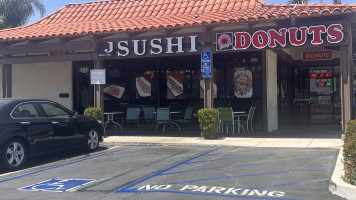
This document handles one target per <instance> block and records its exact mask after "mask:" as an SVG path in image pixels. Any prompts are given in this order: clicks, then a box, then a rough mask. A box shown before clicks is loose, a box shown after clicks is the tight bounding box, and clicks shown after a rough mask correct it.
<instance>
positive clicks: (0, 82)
mask: <svg viewBox="0 0 356 200" xmlns="http://www.w3.org/2000/svg"><path fill="white" fill-rule="evenodd" d="M2 92H3V90H2V65H0V98H2Z"/></svg>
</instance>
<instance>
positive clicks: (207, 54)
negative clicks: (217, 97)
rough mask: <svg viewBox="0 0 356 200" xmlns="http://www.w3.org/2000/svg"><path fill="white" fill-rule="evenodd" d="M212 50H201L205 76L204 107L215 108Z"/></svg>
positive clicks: (203, 75) (202, 70)
mask: <svg viewBox="0 0 356 200" xmlns="http://www.w3.org/2000/svg"><path fill="white" fill-rule="evenodd" d="M212 56H213V55H212V53H211V51H202V52H201V72H202V77H203V78H204V108H213V105H214V104H213V100H214V98H213V79H212V77H213V72H212V71H211V68H212V60H213V59H212Z"/></svg>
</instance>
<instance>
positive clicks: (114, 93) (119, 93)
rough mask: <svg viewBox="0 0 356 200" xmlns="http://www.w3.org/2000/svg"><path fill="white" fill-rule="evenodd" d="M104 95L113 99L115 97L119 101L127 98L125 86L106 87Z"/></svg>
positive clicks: (111, 85) (113, 85)
mask: <svg viewBox="0 0 356 200" xmlns="http://www.w3.org/2000/svg"><path fill="white" fill-rule="evenodd" d="M104 93H105V94H107V95H109V96H111V97H115V98H117V99H123V98H124V97H125V96H123V94H124V93H125V85H124V84H110V85H106V86H105V87H104Z"/></svg>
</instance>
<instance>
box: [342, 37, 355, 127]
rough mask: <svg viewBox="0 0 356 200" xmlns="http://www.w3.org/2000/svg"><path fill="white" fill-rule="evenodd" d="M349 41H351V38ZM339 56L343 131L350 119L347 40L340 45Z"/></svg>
mask: <svg viewBox="0 0 356 200" xmlns="http://www.w3.org/2000/svg"><path fill="white" fill-rule="evenodd" d="M350 37H351V36H350ZM349 41H352V39H350V40H349ZM340 56H341V57H340V70H341V75H340V82H341V83H340V86H341V88H340V95H341V124H342V131H343V132H345V130H346V123H347V122H348V121H350V120H351V119H352V102H353V96H352V94H353V93H352V84H353V83H352V82H353V80H352V68H353V58H352V42H349V43H348V45H345V46H341V47H340Z"/></svg>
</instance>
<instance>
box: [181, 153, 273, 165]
mask: <svg viewBox="0 0 356 200" xmlns="http://www.w3.org/2000/svg"><path fill="white" fill-rule="evenodd" d="M273 155H275V154H264V155H258V156H244V157H237V158H236V157H234V158H220V159H212V160H201V161H195V162H187V163H185V164H186V165H189V164H195V163H203V162H214V161H221V160H239V159H245V158H260V157H267V156H273Z"/></svg>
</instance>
